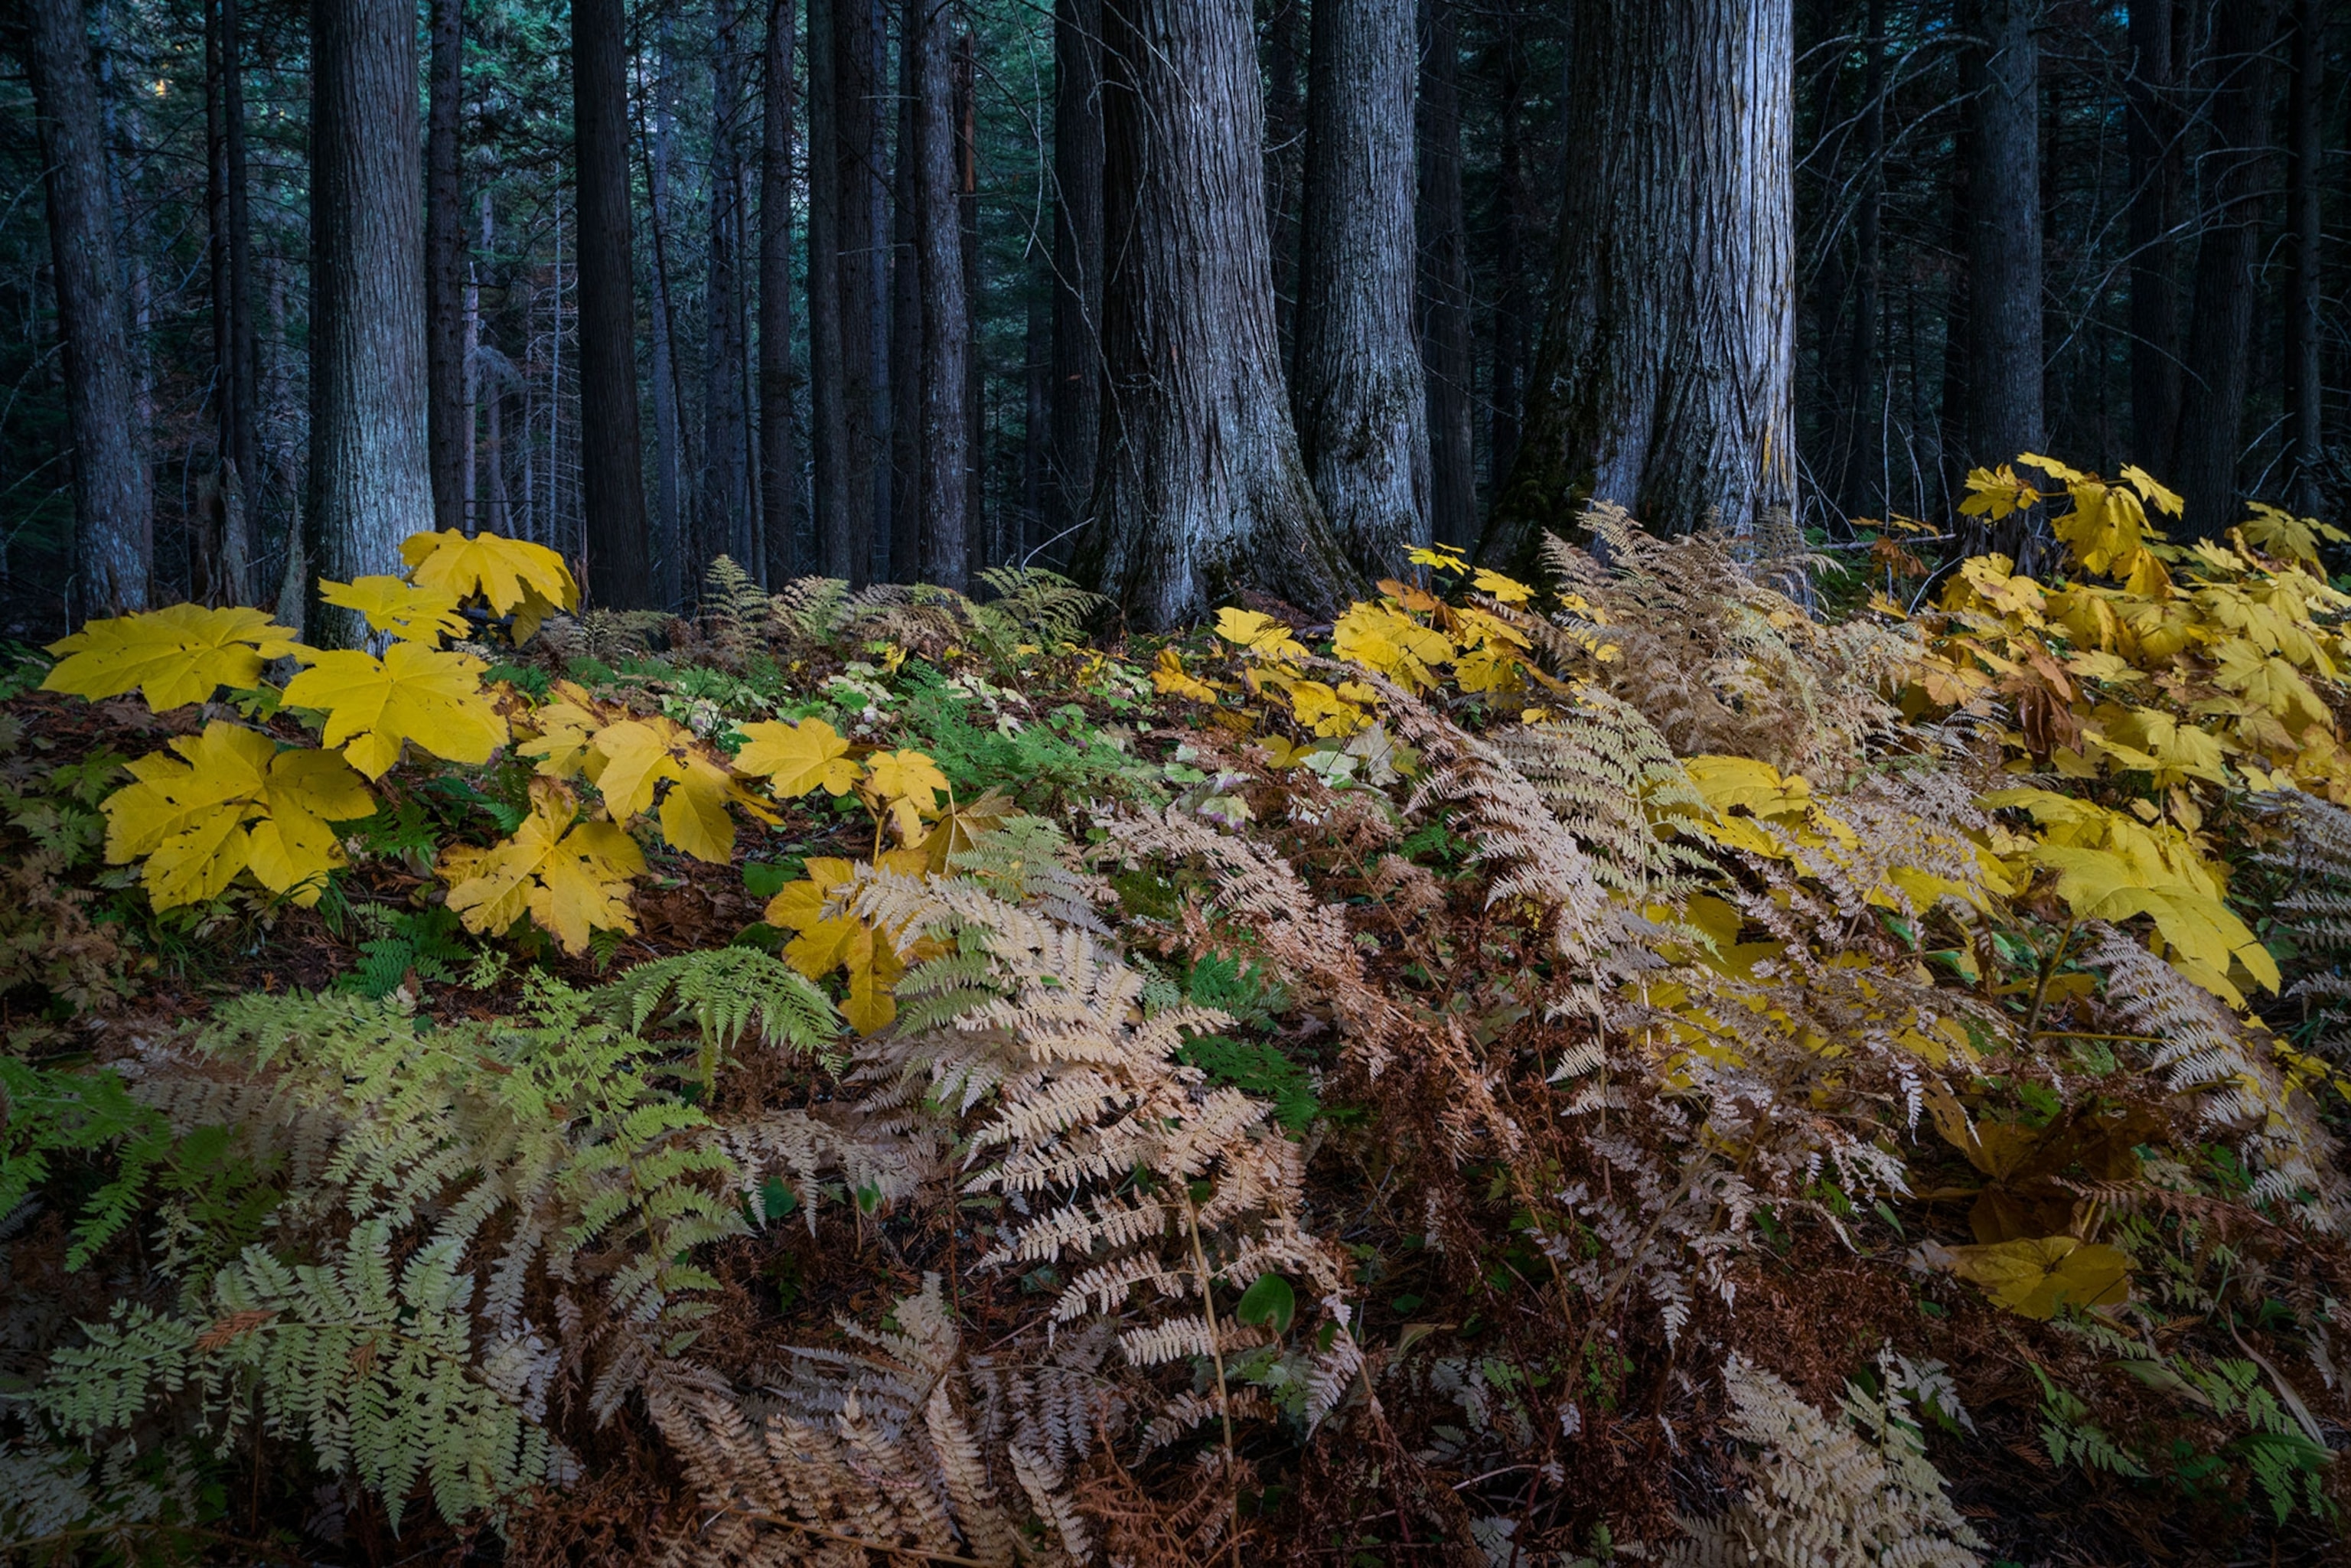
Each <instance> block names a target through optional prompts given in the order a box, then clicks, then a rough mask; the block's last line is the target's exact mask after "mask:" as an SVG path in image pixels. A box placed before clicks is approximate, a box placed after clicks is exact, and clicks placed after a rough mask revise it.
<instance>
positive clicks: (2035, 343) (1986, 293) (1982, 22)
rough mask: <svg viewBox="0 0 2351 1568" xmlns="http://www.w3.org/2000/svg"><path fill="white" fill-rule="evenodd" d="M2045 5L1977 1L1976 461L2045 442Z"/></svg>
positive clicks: (1972, 365)
mask: <svg viewBox="0 0 2351 1568" xmlns="http://www.w3.org/2000/svg"><path fill="white" fill-rule="evenodd" d="M2039 12H2040V5H2039V0H1977V16H1976V28H1977V31H1978V32H1979V33H1980V35H1981V37H1982V38H1983V49H1984V64H1983V78H1982V80H1983V88H1982V90H1981V92H1980V95H1979V96H1978V99H1977V113H1976V134H1975V137H1974V139H1973V141H1972V143H1971V152H1970V168H1969V172H1968V183H1969V189H1970V192H1971V193H1973V198H1974V199H1973V200H1971V201H1970V203H1969V207H1968V213H1969V217H1968V312H1969V314H1968V420H1967V434H1968V449H1969V450H1968V455H1969V458H1970V461H1971V462H1974V463H1978V464H1990V465H1998V464H2001V463H2007V462H2011V461H2012V460H2013V459H2014V458H2015V457H2016V455H2017V454H2019V453H2021V452H2039V451H2041V450H2042V449H2043V444H2044V436H2043V422H2042V374H2041V372H2042V332H2041V328H2042V299H2041V52H2040V45H2039V43H2038V42H2037V40H2036V39H2035V38H2034V37H2033V31H2032V29H2033V26H2034V24H2035V23H2036V21H2037V20H2038V18H2039ZM2003 548H2007V549H2008V550H2009V553H2010V554H2011V555H2013V554H2014V553H2015V551H2014V548H2013V546H2012V545H2004V547H2003Z"/></svg>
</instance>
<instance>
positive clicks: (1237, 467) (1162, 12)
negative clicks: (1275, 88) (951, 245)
mask: <svg viewBox="0 0 2351 1568" xmlns="http://www.w3.org/2000/svg"><path fill="white" fill-rule="evenodd" d="M1102 13H1103V33H1104V40H1103V48H1102V61H1103V66H1104V73H1103V74H1104V78H1105V79H1104V83H1103V87H1104V90H1103V108H1104V116H1103V118H1104V136H1105V149H1106V152H1105V160H1104V179H1103V185H1104V189H1105V192H1106V201H1105V204H1104V207H1105V211H1104V221H1103V238H1104V246H1103V248H1104V250H1105V252H1106V253H1107V254H1108V255H1109V256H1110V257H1111V258H1112V259H1111V269H1110V275H1109V276H1108V277H1107V278H1106V279H1105V280H1104V287H1103V290H1102V298H1103V302H1104V303H1103V323H1102V326H1103V353H1104V358H1105V361H1106V363H1107V371H1108V391H1107V396H1106V399H1105V402H1106V408H1105V411H1104V413H1105V419H1104V429H1103V437H1102V459H1101V468H1100V470H1099V472H1098V475H1097V477H1096V480H1095V486H1094V499H1093V504H1092V512H1093V518H1092V524H1091V525H1090V527H1089V528H1088V529H1087V532H1086V536H1085V539H1084V541H1083V543H1082V545H1081V549H1080V550H1079V555H1078V559H1077V562H1076V567H1077V570H1078V572H1079V575H1081V577H1083V578H1086V579H1089V580H1092V582H1093V583H1094V584H1095V585H1096V586H1097V587H1099V588H1100V589H1101V590H1102V591H1103V592H1105V593H1107V594H1109V595H1110V596H1111V597H1112V598H1113V600H1115V601H1117V602H1118V604H1119V605H1120V607H1121V608H1122V609H1123V611H1124V612H1125V613H1126V615H1127V617H1128V619H1129V620H1130V621H1131V622H1134V623H1136V624H1138V625H1143V626H1148V627H1166V626H1176V625H1182V624H1184V623H1186V622H1193V621H1197V620H1199V619H1201V618H1202V617H1204V616H1206V615H1207V614H1208V613H1209V612H1212V611H1213V610H1214V609H1215V607H1216V606H1217V603H1218V602H1219V601H1222V600H1224V599H1225V598H1227V597H1228V596H1229V595H1230V594H1232V593H1234V592H1236V591H1238V590H1240V589H1243V588H1251V589H1256V590H1259V591H1264V592H1268V593H1272V594H1277V595H1279V596H1280V597H1281V598H1282V599H1284V600H1287V601H1290V603H1292V604H1295V605H1297V606H1299V607H1300V608H1301V609H1302V610H1304V611H1306V612H1309V613H1313V614H1329V613H1331V612H1335V611H1336V610H1338V609H1339V608H1340V607H1341V606H1342V605H1343V604H1344V603H1345V602H1346V601H1347V600H1348V598H1349V597H1350V596H1351V594H1352V593H1353V591H1354V590H1355V589H1356V587H1357V586H1358V581H1357V579H1356V576H1355V573H1354V571H1353V568H1352V567H1350V566H1349V564H1348V562H1347V559H1346V555H1345V553H1344V552H1343V550H1341V549H1340V548H1339V546H1338V543H1337V541H1336V540H1335V539H1333V538H1332V536H1331V532H1330V528H1329V527H1328V526H1327V525H1326V524H1325V523H1324V521H1323V518H1322V507H1321V506H1320V505H1319V504H1318V503H1317V502H1316V500H1315V499H1314V489H1313V486H1312V485H1311V484H1310V483H1309V482H1308V479H1307V476H1306V467H1305V465H1304V463H1303V462H1302V461H1301V459H1300V457H1299V454H1298V436H1297V432H1296V430H1295V428H1294V427H1293V426H1292V425H1291V423H1290V414H1289V409H1288V399H1287V398H1286V397H1285V396H1284V395H1283V389H1282V378H1281V366H1280V350H1279V346H1278V342H1277V340H1276V337H1275V332H1274V321H1273V289H1272V276H1273V274H1272V267H1271V264H1270V260H1269V259H1268V257H1267V255H1266V233H1267V230H1266V215H1265V178H1264V169H1263V164H1262V162H1261V158H1260V152H1259V149H1260V147H1261V146H1262V144H1263V140H1264V129H1265V120H1264V110H1263V108H1262V106H1261V102H1260V98H1259V89H1258V71H1257V51H1256V49H1255V47H1253V46H1254V39H1253V37H1252V34H1251V31H1250V26H1249V11H1248V7H1247V5H1246V3H1245V0H1106V3H1105V4H1104V5H1103V7H1102Z"/></svg>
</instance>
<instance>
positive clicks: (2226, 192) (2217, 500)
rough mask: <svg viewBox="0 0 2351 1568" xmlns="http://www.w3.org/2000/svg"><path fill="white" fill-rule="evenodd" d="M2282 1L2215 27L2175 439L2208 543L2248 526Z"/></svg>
mask: <svg viewBox="0 0 2351 1568" xmlns="http://www.w3.org/2000/svg"><path fill="white" fill-rule="evenodd" d="M2278 14H2279V5H2278V3H2277V0H2231V3H2230V4H2228V5H2219V6H2216V7H2215V8H2214V12H2213V18H2212V70H2213V77H2214V85H2213V88H2212V96H2211V121H2212V134H2211V141H2210V143H2209V145H2208V147H2207V149H2206V153H2205V162H2206V163H2207V165H2208V166H2209V167H2210V169H2211V170H2212V175H2211V183H2210V190H2211V198H2210V204H2209V207H2208V210H2207V213H2206V215H2205V220H2204V224H2203V233H2202V236H2201V238H2200V239H2199V241H2198V244H2197V246H2196V285H2195V297H2194V302H2193V304H2192V306H2191V307H2190V308H2189V314H2188V342H2187V352H2186V353H2185V355H2184V356H2183V358H2184V360H2185V366H2186V371H2185V375H2184V377H2183V384H2182V387H2181V390H2180V399H2179V431H2178V434H2176V435H2174V437H2173V440H2172V449H2173V467H2174V469H2175V470H2176V471H2177V472H2178V474H2179V479H2178V481H2177V487H2178V489H2179V494H2180V496H2181V497H2182V498H2183V499H2184V500H2185V501H2186V502H2187V507H2186V510H2185V514H2184V516H2183V517H2182V518H2181V524H2182V531H2183V533H2184V535H2185V536H2186V537H2189V538H2215V537H2217V536H2219V535H2220V534H2221V533H2223V532H2225V531H2226V530H2227V529H2229V528H2231V527H2233V526H2234V525H2235V524H2237V523H2238V522H2239V521H2241V513H2240V512H2239V510H2238V494H2237V459H2238V457H2239V456H2240V455H2241V450H2242V423H2243V418H2244V407H2245V398H2246V394H2247V391H2248V389H2249V387H2250V385H2251V383H2252V337H2253V305H2254V296H2255V293H2256V289H2255V286H2254V280H2253V263H2254V261H2255V259H2256V252H2257V249H2258V246H2259V241H2260V230H2261V219H2262V202H2263V200H2264V199H2265V197H2266V195H2267V193H2266V191H2265V190H2264V189H2263V183H2264V182H2263V177H2262V163H2263V161H2264V159H2265V158H2266V156H2267V153H2268V141H2269V118H2270V116H2269V110H2270V95H2271V89H2272V80H2271V78H2272V76H2273V71H2272V69H2271V65H2270V59H2269V55H2268V52H2267V51H2268V49H2269V47H2270V45H2271V44H2272V43H2273V41H2274V39H2275V37H2276V29H2277V19H2278Z"/></svg>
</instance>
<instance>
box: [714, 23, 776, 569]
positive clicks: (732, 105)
mask: <svg viewBox="0 0 2351 1568" xmlns="http://www.w3.org/2000/svg"><path fill="white" fill-rule="evenodd" d="M739 26H740V13H739V12H738V11H737V7H736V5H735V0H716V3H715V5H713V7H712V13H711V126H710V148H711V151H710V272H709V289H708V293H707V294H706V295H705V301H706V305H707V309H708V320H707V322H706V326H707V328H708V352H707V353H706V355H705V360H704V364H703V371H704V375H705V389H704V394H703V423H704V429H703V471H702V480H703V496H702V507H701V509H700V520H701V524H702V538H701V564H702V565H703V566H704V567H705V569H706V568H707V567H708V565H709V563H710V562H711V561H712V560H714V559H716V558H717V557H718V556H720V555H722V554H723V555H726V556H729V557H732V558H733V559H734V560H735V562H736V564H737V565H738V566H740V567H742V568H743V569H744V570H746V571H747V572H749V573H750V574H751V576H752V577H753V578H754V579H755V580H756V579H757V578H758V576H759V574H760V572H761V571H763V570H765V569H766V566H767V562H766V560H765V559H764V556H763V552H762V551H761V550H760V549H759V548H758V538H757V536H756V531H755V528H754V526H753V520H752V510H751V473H750V463H749V457H750V451H749V448H750V435H751V432H750V410H749V409H748V408H747V406H746V405H745V397H744V393H745V386H744V370H743V350H744V341H743V339H744V328H745V325H746V314H747V313H746V310H745V304H746V301H745V299H744V297H743V261H744V256H743V252H744V244H743V240H744V233H745V225H744V221H743V195H744V192H743V143H742V125H741V120H740V115H741V110H742V103H743V66H742V48H741V40H740V38H739V37H737V29H738V27H739Z"/></svg>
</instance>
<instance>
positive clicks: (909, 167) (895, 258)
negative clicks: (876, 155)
mask: <svg viewBox="0 0 2351 1568" xmlns="http://www.w3.org/2000/svg"><path fill="white" fill-rule="evenodd" d="M926 4H927V0H902V3H901V5H900V7H899V16H900V26H901V29H902V30H901V32H900V35H899V47H898V147H897V154H896V156H895V158H894V159H893V161H892V164H891V170H890V180H891V185H890V194H891V202H890V517H889V522H890V574H889V578H888V580H889V581H892V582H919V581H921V580H922V577H923V509H922V500H921V497H922V490H923V256H922V250H921V248H920V246H918V245H917V243H916V240H915V235H914V214H915V213H916V211H917V210H918V209H919V207H920V205H921V201H920V198H919V197H918V195H917V194H916V193H917V191H918V190H919V189H920V186H919V183H918V181H917V165H918V164H919V163H920V162H921V160H920V157H919V156H918V154H917V153H916V151H915V146H914V101H915V99H917V98H919V97H920V96H921V94H922V77H921V69H920V68H921V61H920V59H919V58H918V56H919V55H920V53H921V51H920V50H919V49H917V48H916V47H914V40H915V38H916V37H917V36H918V35H919V34H920V33H921V31H922V16H921V13H922V12H923V11H924V9H925V5H926Z"/></svg>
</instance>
